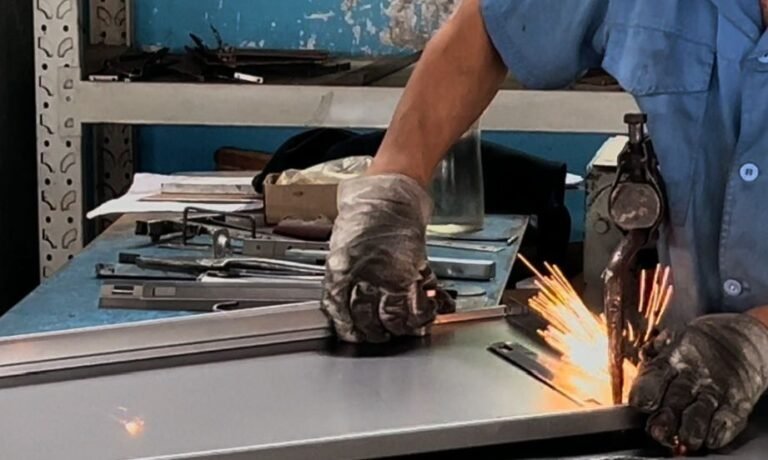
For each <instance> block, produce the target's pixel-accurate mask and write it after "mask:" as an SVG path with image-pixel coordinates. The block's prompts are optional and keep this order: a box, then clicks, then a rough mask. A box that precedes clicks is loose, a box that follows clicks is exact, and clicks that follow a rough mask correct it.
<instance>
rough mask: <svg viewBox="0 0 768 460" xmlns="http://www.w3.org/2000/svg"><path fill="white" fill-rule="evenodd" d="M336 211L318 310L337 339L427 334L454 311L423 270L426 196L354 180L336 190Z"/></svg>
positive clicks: (411, 185) (376, 180) (417, 189)
mask: <svg viewBox="0 0 768 460" xmlns="http://www.w3.org/2000/svg"><path fill="white" fill-rule="evenodd" d="M338 208H339V215H338V217H337V218H336V222H335V225H334V228H333V235H332V237H331V245H330V253H329V255H328V259H327V262H326V274H325V283H324V286H323V300H322V307H323V311H325V312H326V314H327V315H328V316H329V317H330V318H331V320H332V321H333V325H334V327H335V329H336V333H337V334H338V336H339V338H340V339H342V340H344V341H347V342H354V343H358V342H370V343H381V342H386V341H388V340H389V339H390V338H391V337H393V336H423V335H426V334H428V333H429V326H430V325H431V323H432V322H433V321H434V319H435V316H436V314H437V313H447V312H450V311H453V309H454V308H455V305H454V304H453V301H452V300H451V298H450V297H449V296H448V295H447V294H446V293H445V292H444V291H442V290H441V289H439V288H438V286H437V278H435V276H434V274H433V273H432V271H431V270H430V269H429V266H428V265H427V255H426V227H427V224H428V222H429V218H430V216H431V214H432V201H431V199H430V197H429V195H428V194H427V192H426V191H425V190H424V189H423V188H422V187H421V186H420V185H419V184H418V183H417V182H416V181H414V180H413V179H411V178H409V177H406V176H402V175H397V174H389V175H380V176H366V177H360V178H356V179H351V180H347V181H344V182H342V183H341V184H340V185H339V192H338Z"/></svg>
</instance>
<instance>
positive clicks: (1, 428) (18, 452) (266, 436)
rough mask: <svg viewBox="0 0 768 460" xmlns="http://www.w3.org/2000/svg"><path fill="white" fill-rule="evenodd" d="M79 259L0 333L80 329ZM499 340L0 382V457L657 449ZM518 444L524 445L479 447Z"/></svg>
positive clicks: (757, 438)
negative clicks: (506, 356)
mask: <svg viewBox="0 0 768 460" xmlns="http://www.w3.org/2000/svg"><path fill="white" fill-rule="evenodd" d="M125 230H126V229H125V228H122V230H121V227H120V226H118V227H116V228H115V229H113V230H111V231H108V232H107V233H106V234H104V235H103V236H102V237H100V238H99V239H98V240H97V241H96V242H95V243H94V244H93V245H91V246H90V247H89V248H88V249H86V250H85V251H84V253H83V254H81V256H80V257H78V259H80V260H91V259H92V258H97V259H98V258H107V259H109V258H113V257H114V255H115V253H116V252H118V251H120V250H124V249H126V248H129V247H133V246H135V244H136V241H135V240H132V239H131V238H129V237H127V236H126V232H125ZM81 258H82V259H81ZM78 259H76V260H74V261H73V263H72V264H70V266H68V267H65V268H64V270H62V271H61V272H60V273H58V274H57V275H56V276H55V277H54V279H52V280H51V281H49V282H48V283H46V284H44V285H43V286H41V287H40V288H39V289H38V290H37V291H36V292H35V293H33V294H32V295H31V296H30V297H29V298H28V299H27V301H26V303H25V304H22V306H24V305H26V307H27V308H18V309H15V310H14V312H12V314H11V316H7V317H4V318H3V319H2V320H1V321H0V326H2V327H3V328H5V334H8V333H9V332H10V329H13V325H14V324H16V325H18V324H25V321H27V322H26V324H32V323H31V322H28V320H30V319H32V318H33V317H34V318H35V319H36V321H35V322H34V324H35V326H29V327H30V329H29V330H27V331H26V332H30V331H39V330H41V329H49V330H51V329H61V328H67V327H76V326H78V325H83V323H78V321H80V320H81V318H82V317H83V314H84V313H83V312H86V311H88V312H89V315H88V321H92V320H93V316H91V315H92V314H93V311H92V308H93V306H94V305H95V302H96V299H95V296H96V295H97V291H98V290H97V289H92V288H91V287H88V286H90V284H91V282H90V281H87V278H88V277H90V276H92V274H91V273H89V272H84V271H83V270H78V269H77V267H78V265H79V264H78V262H80V260H78ZM84 306H85V307H84ZM104 314H105V315H107V314H110V315H113V314H117V313H116V312H114V311H111V312H104ZM119 314H121V315H125V316H124V317H122V318H121V320H123V321H134V320H141V319H147V317H146V312H131V311H124V312H119ZM24 315H27V316H28V318H25V316H24ZM131 315H137V316H136V317H134V316H131ZM153 315H156V317H161V316H169V315H173V313H155V314H153ZM40 318H44V321H42V322H41V321H39V320H40ZM67 321H69V322H70V323H66V322H67ZM104 321H105V322H114V321H115V318H114V317H109V318H107V317H105V318H104ZM9 328H10V329H9ZM15 330H16V333H18V332H19V330H18V327H17V328H16V329H15ZM22 331H23V330H22ZM504 340H511V341H522V342H526V338H525V336H524V335H522V334H521V333H519V332H518V331H517V330H515V329H514V328H513V327H512V326H510V325H509V324H508V323H507V322H505V321H504V320H490V321H484V322H476V323H466V324H454V325H447V326H440V327H439V328H437V330H436V331H435V333H434V335H433V337H431V338H430V339H425V340H416V341H406V342H403V343H398V344H394V345H389V346H386V347H376V348H359V347H347V346H340V345H336V344H334V343H328V342H325V341H319V342H307V343H306V344H300V345H292V346H291V347H290V348H288V349H284V348H278V349H270V350H267V352H265V351H264V350H243V351H238V352H227V353H225V354H218V355H206V356H198V357H194V358H189V357H188V358H184V359H179V358H175V359H172V360H159V361H153V362H148V363H143V364H142V365H138V366H137V365H136V364H135V363H134V364H133V365H130V366H128V365H123V366H114V367H110V368H99V369H92V370H89V371H88V372H74V373H58V374H50V375H46V376H43V377H38V378H35V379H34V381H19V380H15V381H10V383H9V382H8V381H3V380H0V388H1V389H0V458H2V459H4V460H5V459H12V460H13V459H24V460H35V459H49V458H57V459H62V460H67V459H78V460H87V459H99V460H104V459H128V458H153V459H157V458H197V459H214V458H215V459H246V458H248V459H251V458H269V459H278V460H280V459H304V458H310V457H311V458H316V459H324V458H328V459H331V458H332V459H344V458H364V457H365V458H370V457H383V456H394V455H405V454H418V453H425V452H436V451H445V450H455V449H464V448H474V449H475V450H473V451H472V452H471V453H470V454H468V455H472V456H475V455H480V456H481V457H482V456H487V457H492V458H564V457H567V456H571V455H577V454H593V455H591V456H588V457H585V458H607V457H610V456H611V455H614V454H615V455H619V453H617V452H610V451H611V450H617V449H618V450H621V449H629V448H633V449H635V450H632V451H626V452H622V453H621V455H625V454H626V455H630V454H631V455H636V454H637V455H640V454H647V455H650V457H648V458H653V457H654V455H660V454H663V452H660V451H659V450H654V449H650V450H647V449H648V447H649V446H648V445H647V444H646V443H645V442H644V441H643V438H642V436H640V435H638V434H632V433H630V434H629V435H627V434H621V435H619V436H620V438H619V440H618V441H617V440H615V435H609V434H606V433H608V432H613V431H618V430H623V429H626V428H631V427H637V426H640V424H641V423H640V421H639V420H638V419H637V416H636V415H635V414H633V413H632V411H630V410H628V409H624V408H619V409H608V410H603V411H585V410H584V409H580V408H578V407H577V406H576V405H575V404H574V403H572V402H570V401H569V400H568V399H566V398H565V397H563V396H561V395H560V394H558V393H556V392H555V391H554V390H551V389H549V388H548V387H546V386H545V385H543V384H541V383H539V382H537V381H535V380H533V379H532V378H530V377H528V376H527V375H526V374H525V373H523V372H522V371H520V370H518V369H517V368H514V367H512V366H511V365H509V364H507V363H506V362H505V361H503V360H501V359H499V358H497V357H495V356H494V355H492V354H491V353H489V352H487V351H486V347H487V346H488V345H489V344H491V343H493V342H497V341H504ZM758 416H759V417H760V418H758V419H756V420H755V422H754V423H753V425H752V426H751V427H750V430H751V431H750V434H749V435H748V436H747V438H746V439H748V441H747V442H746V444H744V445H743V446H740V447H739V449H738V450H737V451H736V452H735V453H733V454H731V455H730V456H725V457H722V458H733V459H744V460H757V459H761V458H765V456H764V453H765V452H766V451H768V408H761V409H759V410H758ZM133 417H139V418H140V419H141V420H143V421H144V430H143V432H142V433H141V434H139V435H138V436H135V437H134V436H131V435H130V434H129V433H128V431H127V430H126V428H125V425H124V423H123V422H124V421H125V420H129V419H132V418H133ZM589 433H596V435H594V436H592V437H587V438H585V437H584V435H585V434H589ZM575 434H579V437H577V438H571V437H569V436H570V435H575ZM553 437H556V438H558V441H557V442H551V439H552V438H553ZM561 438H562V439H561ZM537 440H538V441H539V442H536V441H537ZM542 440H550V441H542ZM520 441H526V442H527V443H526V444H525V447H520V445H519V444H515V445H512V446H505V447H502V448H497V449H495V450H491V451H489V450H487V449H491V448H490V447H486V448H484V449H483V448H482V446H494V445H500V444H509V443H518V442H520ZM609 441H610V442H609ZM531 442H533V444H531ZM477 449H481V450H479V451H478V450H477ZM644 449H646V450H644ZM598 453H599V455H597V454H598ZM606 456H607V457H606Z"/></svg>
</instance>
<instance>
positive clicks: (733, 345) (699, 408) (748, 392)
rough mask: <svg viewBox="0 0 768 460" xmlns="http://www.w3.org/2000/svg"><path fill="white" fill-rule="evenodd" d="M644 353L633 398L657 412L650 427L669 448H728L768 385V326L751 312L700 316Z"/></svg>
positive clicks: (660, 338) (645, 409) (664, 334)
mask: <svg viewBox="0 0 768 460" xmlns="http://www.w3.org/2000/svg"><path fill="white" fill-rule="evenodd" d="M643 355H644V356H643V362H642V364H641V368H640V375H639V376H638V378H637V380H636V381H635V383H634V386H633V388H632V391H631V393H630V398H629V399H630V404H631V405H632V406H634V407H635V408H637V409H639V410H641V411H643V412H646V413H649V414H652V415H651V416H650V418H649V419H648V426H647V429H648V432H649V433H650V435H651V436H652V437H653V438H654V439H655V440H656V441H658V442H660V443H661V444H663V445H666V446H668V447H678V446H682V447H684V448H686V449H687V450H688V451H694V452H695V451H698V450H700V449H701V448H702V447H707V448H709V449H719V448H722V447H725V446H726V445H728V444H730V443H731V442H732V441H733V440H734V439H735V438H736V436H737V435H738V434H739V433H740V432H741V431H742V430H743V429H744V428H745V427H746V425H747V419H748V418H749V415H750V413H751V412H752V409H753V407H754V406H755V404H756V403H757V401H758V399H760V397H761V396H762V394H763V393H764V392H765V390H766V388H767V387H768V328H766V327H765V325H763V324H762V323H761V322H759V321H758V320H757V319H755V318H753V317H751V316H748V315H741V314H720V315H711V316H704V317H701V318H698V319H696V320H695V321H693V322H692V323H690V324H689V325H688V326H687V327H685V328H684V329H682V330H680V331H676V332H672V331H665V332H662V333H661V334H660V335H659V336H658V337H656V339H655V340H654V341H653V342H652V343H651V344H649V345H648V346H647V347H646V348H645V350H644V351H643Z"/></svg>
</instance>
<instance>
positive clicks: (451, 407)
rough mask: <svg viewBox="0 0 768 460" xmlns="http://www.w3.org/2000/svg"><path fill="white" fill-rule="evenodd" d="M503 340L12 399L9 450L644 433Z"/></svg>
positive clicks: (221, 366) (454, 331) (80, 456)
mask: <svg viewBox="0 0 768 460" xmlns="http://www.w3.org/2000/svg"><path fill="white" fill-rule="evenodd" d="M507 340H518V341H524V340H525V339H524V338H523V337H521V336H519V335H518V334H517V333H515V331H514V330H512V329H511V327H510V326H508V325H507V323H506V322H505V321H503V320H495V321H483V322H478V323H466V324H462V325H448V326H442V327H440V328H438V330H436V331H435V335H434V336H433V337H432V338H431V339H430V340H425V341H417V342H414V343H413V344H407V346H405V345H403V346H399V347H395V346H389V347H385V348H379V349H378V352H379V353H378V354H377V353H376V352H375V351H376V350H371V349H365V350H361V349H358V348H349V349H347V348H344V347H342V348H340V349H336V350H326V349H318V350H316V351H304V352H300V353H293V354H284V355H273V356H262V357H257V358H250V359H241V360H233V361H222V362H213V363H208V364H198V365H189V366H181V367H172V368H165V369H156V370H145V371H141V372H131V373H126V374H120V375H105V376H99V377H91V378H86V379H81V380H69V381H60V382H53V383H47V384H43V385H35V386H20V387H15V388H6V389H2V390H0V407H2V411H0V446H2V452H3V458H4V459H5V458H8V459H20V458H23V459H25V460H37V459H49V458H57V459H61V460H68V459H77V460H89V459H99V460H109V459H132V458H196V459H230V460H231V459H245V458H248V459H260V458H265V459H267V458H268V459H278V460H281V459H306V458H312V459H318V460H319V459H346V458H370V457H379V456H386V455H400V454H407V453H416V452H427V451H436V450H443V449H452V448H460V447H468V446H479V445H489V444H499V443H504V442H513V441H521V440H531V439H547V438H552V437H560V436H565V435H575V434H584V433H594V432H603V431H612V430H620V429H624V428H629V427H633V426H638V421H637V420H635V419H634V417H633V416H632V414H631V413H630V412H629V411H628V410H626V409H624V408H617V409H609V410H602V411H590V412H588V413H587V412H583V411H581V410H580V409H578V408H577V407H576V406H575V405H574V404H573V403H572V402H570V401H568V400H567V399H566V398H564V397H562V396H561V395H559V394H558V393H556V392H554V391H553V390H551V389H550V388H548V387H546V386H545V385H543V384H541V383H539V382H537V381H535V380H534V379H532V378H530V377H528V376H527V375H525V374H524V373H523V372H522V371H520V370H518V369H516V368H515V367H513V366H510V365H509V364H508V363H505V362H504V361H502V360H500V359H498V358H497V357H496V356H494V355H492V354H491V353H488V352H487V351H486V347H487V345H488V344H490V343H492V342H496V341H507ZM355 353H356V354H357V356H353V355H354V354H355ZM115 414H118V416H117V417H118V418H119V417H123V416H125V415H126V414H128V415H131V416H137V417H141V418H142V419H143V420H144V422H145V430H144V432H143V433H142V434H141V435H140V436H137V437H131V436H129V434H128V433H127V432H126V430H125V428H124V426H123V425H122V424H121V423H119V422H118V421H116V420H115V417H116V415H115ZM587 415H588V418H585V417H586V416H587ZM585 420H589V423H584V421H585Z"/></svg>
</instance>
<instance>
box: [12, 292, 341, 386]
mask: <svg viewBox="0 0 768 460" xmlns="http://www.w3.org/2000/svg"><path fill="white" fill-rule="evenodd" d="M331 335H332V329H331V326H330V324H329V322H328V319H327V318H326V316H325V315H324V314H323V312H322V311H321V310H320V309H319V308H318V303H317V302H309V303H305V304H295V305H285V306H275V307H263V308H254V309H249V310H236V311H227V312H219V313H208V314H201V315H194V316H188V317H183V318H172V319H161V320H153V321H143V322H137V323H129V324H121V325H116V326H101V327H93V328H85V329H75V330H71V331H64V332H53V333H42V334H33V335H26V336H19V337H10V338H5V339H0V363H2V364H0V378H4V377H13V376H24V375H30V374H37V373H41V372H50V371H61V370H67V369H77V368H88V367H94V366H102V365H108V364H117V363H130V362H135V361H144V360H147V359H156V358H168V357H174V356H183V355H192V354H199V353H209V352H216V351H225V350H234V349H240V348H250V347H255V346H265V345H276V344H285V343H292V342H299V341H307V340H318V339H324V338H328V337H330V336H331Z"/></svg>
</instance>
